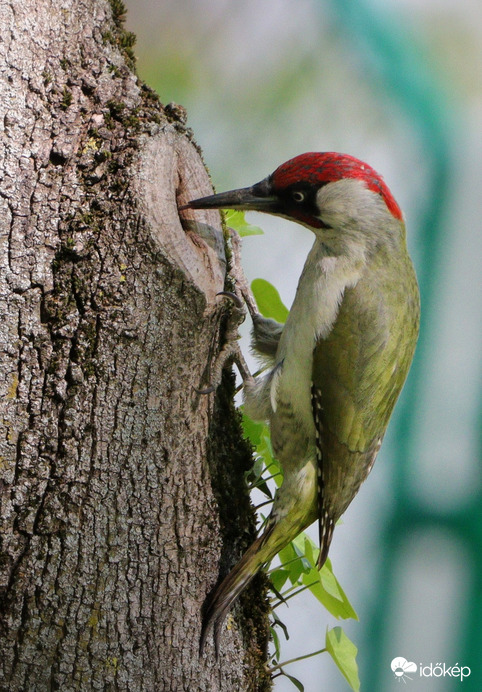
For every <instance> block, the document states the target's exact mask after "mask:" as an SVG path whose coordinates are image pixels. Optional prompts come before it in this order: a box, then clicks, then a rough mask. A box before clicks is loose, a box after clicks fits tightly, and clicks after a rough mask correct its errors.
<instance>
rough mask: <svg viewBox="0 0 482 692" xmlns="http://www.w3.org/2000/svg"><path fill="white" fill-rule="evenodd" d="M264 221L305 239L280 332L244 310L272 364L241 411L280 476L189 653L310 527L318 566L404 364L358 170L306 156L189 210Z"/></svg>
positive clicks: (396, 236)
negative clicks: (265, 431) (315, 530)
mask: <svg viewBox="0 0 482 692" xmlns="http://www.w3.org/2000/svg"><path fill="white" fill-rule="evenodd" d="M187 208H190V209H208V208H229V209H242V210H255V211H260V212H266V213H268V214H276V215H278V216H283V217H285V218H288V219H291V220H292V221H296V222H298V223H301V224H302V225H304V226H306V227H307V228H309V229H310V231H312V232H313V234H314V236H315V242H314V244H313V247H312V249H311V251H310V253H309V255H308V258H307V260H306V263H305V266H304V268H303V272H302V274H301V278H300V280H299V284H298V288H297V291H296V296H295V299H294V302H293V305H292V307H291V310H290V313H289V316H288V319H287V321H286V324H285V325H280V324H278V323H276V322H274V321H273V320H268V319H265V318H263V317H261V316H260V315H256V314H255V315H254V321H253V325H254V327H253V347H254V350H257V351H258V352H259V353H260V354H261V355H262V356H263V357H264V358H265V359H266V358H268V359H269V360H270V368H269V372H268V374H267V375H264V376H263V377H259V378H257V379H256V380H255V379H253V378H247V380H246V381H245V386H244V398H245V410H246V413H247V414H248V415H249V416H251V417H252V418H253V419H254V420H263V421H264V420H266V421H269V425H270V429H271V442H272V446H273V451H274V454H275V456H276V457H277V459H278V460H279V462H280V464H281V466H282V468H283V474H284V480H283V483H282V485H281V487H280V488H279V490H278V491H277V493H276V497H275V500H274V503H273V508H272V511H271V514H270V517H269V519H268V522H267V524H266V528H265V529H264V531H263V533H262V535H261V536H260V537H259V538H257V540H255V541H254V543H253V544H252V545H251V547H250V548H249V549H248V550H247V552H246V553H245V555H244V556H243V557H242V559H241V560H240V562H239V563H238V564H237V565H236V566H235V567H234V568H233V570H232V571H231V572H230V573H229V574H228V576H227V577H226V578H225V579H224V581H222V582H221V584H220V585H219V586H218V587H217V589H216V590H215V591H214V593H213V594H212V596H211V597H210V598H209V599H208V601H207V603H206V607H205V617H204V628H203V636H202V643H201V647H202V646H203V645H204V642H205V638H206V634H207V632H208V630H209V628H210V627H211V626H212V625H214V627H215V639H216V643H217V642H218V640H219V634H220V629H221V625H222V622H223V620H224V617H225V615H226V614H227V612H228V610H229V608H230V606H231V605H232V603H233V601H234V600H235V598H236V597H237V596H238V595H239V594H240V593H241V591H242V590H243V589H244V587H245V586H246V584H247V583H248V582H249V581H250V580H251V579H252V578H253V576H254V575H255V574H256V573H257V571H258V570H259V569H260V568H261V567H262V566H263V565H264V564H265V563H267V562H269V561H270V560H271V559H272V558H273V557H274V556H275V555H276V553H278V552H279V551H280V550H281V549H282V548H283V547H284V546H285V545H286V544H287V543H289V541H291V540H293V538H295V537H296V536H297V535H298V534H299V533H300V532H301V531H303V530H304V529H305V528H306V527H307V526H309V525H310V524H311V523H312V522H313V521H315V520H318V522H319V536H320V553H319V558H318V568H321V566H322V565H323V563H324V562H325V560H326V558H327V555H328V550H329V547H330V543H331V539H332V536H333V529H334V526H335V523H336V522H337V520H338V519H339V518H340V517H341V515H342V514H343V512H344V511H345V510H346V508H347V507H348V505H349V504H350V502H351V501H352V500H353V498H354V497H355V495H356V493H357V492H358V489H359V487H360V485H361V484H362V483H363V481H364V480H365V478H366V477H367V475H368V473H369V472H370V470H371V468H372V466H373V463H374V461H375V458H376V456H377V454H378V451H379V449H380V445H381V444H382V440H383V436H384V434H385V430H386V427H387V424H388V421H389V418H390V415H391V413H392V410H393V407H394V405H395V402H396V400H397V398H398V395H399V394H400V390H401V389H402V386H403V383H404V382H405V378H406V377H407V373H408V370H409V368H410V364H411V362H412V357H413V353H414V350H415V344H416V341H417V336H418V327H419V311H420V308H419V305H420V301H419V292H418V286H417V280H416V277H415V272H414V269H413V266H412V262H411V260H410V257H409V255H408V252H407V246H406V239H405V224H404V221H403V217H402V212H401V211H400V208H399V206H398V204H397V202H396V201H395V199H394V197H393V196H392V194H391V192H390V190H389V189H388V187H387V185H386V184H385V182H384V181H383V179H382V178H381V177H380V176H379V175H378V174H377V173H376V172H375V171H374V170H373V168H371V167H370V166H368V165H367V164H366V163H363V162H362V161H359V160H358V159H355V158H353V157H352V156H347V155H344V154H337V153H332V152H329V153H307V154H302V155H301V156H297V157H296V158H294V159H291V160H290V161H287V162H286V163H284V164H282V165H281V166H279V168H277V169H276V170H275V171H274V173H272V174H271V175H270V176H268V177H267V178H265V179H264V180H262V181H261V182H259V183H257V184H256V185H253V186H252V187H248V188H243V189H240V190H233V191H231V192H224V193H221V194H218V195H212V196H210V197H204V198H202V199H197V200H194V201H192V202H190V203H189V204H188V205H187Z"/></svg>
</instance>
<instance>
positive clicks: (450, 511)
mask: <svg viewBox="0 0 482 692" xmlns="http://www.w3.org/2000/svg"><path fill="white" fill-rule="evenodd" d="M126 5H127V8H128V16H127V28H128V29H129V30H132V31H134V32H135V33H136V34H137V45H136V47H135V52H136V55H137V57H138V72H139V75H140V76H141V77H142V78H143V79H144V80H145V81H146V82H147V83H148V84H149V85H150V86H151V87H152V88H154V89H155V90H156V91H157V92H158V94H159V96H160V98H161V101H162V102H163V103H168V102H170V101H175V102H177V103H180V104H182V105H183V106H185V107H186V108H187V110H188V115H189V120H188V124H189V126H190V127H191V128H192V129H193V131H194V134H195V138H196V141H197V142H198V143H199V145H200V146H201V147H202V149H203V152H204V158H205V161H206V163H207V165H208V167H209V169H210V172H211V175H212V179H213V183H214V185H215V187H216V189H217V190H218V191H222V190H225V189H230V188H233V187H243V186H246V185H249V184H252V183H254V182H256V181H258V180H261V179H262V178H263V177H265V176H266V175H267V174H268V173H270V172H271V171H272V170H274V168H276V167H277V166H278V165H279V164H280V163H282V162H283V161H285V160H286V159H288V158H291V157H293V156H295V155H297V154H300V153H303V152H305V151H340V152H344V153H349V154H352V155H354V156H356V157H358V158H361V159H363V160H365V161H367V162H368V163H369V164H371V165H372V166H373V167H374V168H375V169H376V170H378V171H379V172H380V173H382V174H383V176H384V178H385V180H386V181H387V183H388V185H389V187H390V188H391V190H392V192H393V193H394V195H395V197H396V199H397V200H398V202H399V203H400V205H401V207H402V209H404V212H405V216H406V221H407V228H408V239H409V246H410V249H411V253H412V257H413V259H414V262H415V265H416V269H417V273H418V276H419V281H420V287H421V292H422V310H423V321H422V332H421V337H420V341H419V346H418V350H417V354H416V359H415V363H414V366H413V368H412V371H411V374H410V377H409V380H408V382H407V385H406V387H405V389H404V392H403V394H402V397H401V399H400V401H399V404H398V405H397V408H396V411H395V415H394V417H393V419H392V422H391V424H390V426H389V432H388V434H387V437H386V439H385V443H384V446H383V447H382V451H381V453H380V455H379V457H378V460H377V463H376V464H375V467H374V469H373V471H372V473H371V476H370V478H369V479H368V481H367V482H366V483H365V485H364V486H363V487H362V489H361V492H360V494H359V495H358V496H357V498H356V500H355V501H354V502H353V504H352V505H351V506H350V508H349V509H348V511H347V513H346V514H345V516H344V519H343V523H342V524H341V525H340V526H339V527H338V528H337V530H336V532H335V538H334V541H333V544H332V548H331V552H330V556H331V559H332V563H333V568H334V572H335V574H336V575H337V577H338V579H339V581H340V582H341V584H342V586H343V588H344V589H345V591H346V592H347V595H348V597H349V598H350V600H351V602H352V603H353V605H354V607H355V609H356V610H357V612H358V615H359V618H360V621H359V622H358V623H357V622H353V621H350V622H347V623H343V622H342V623H339V622H337V621H336V620H334V619H333V618H331V617H330V616H329V615H328V614H326V613H325V612H324V610H323V609H322V608H321V606H318V604H317V603H315V602H314V601H313V597H312V596H310V595H307V596H306V598H303V597H301V596H300V597H298V598H297V599H296V600H293V601H291V602H290V603H291V605H290V607H289V608H286V607H285V608H284V610H283V612H281V610H282V609H279V610H280V612H279V617H280V618H281V619H282V620H283V621H284V622H285V623H286V624H287V625H288V628H289V633H290V640H289V641H288V642H285V643H284V646H283V658H284V659H290V658H292V657H295V656H298V655H302V654H306V653H309V652H310V651H315V650H317V649H320V648H322V647H323V646H324V638H325V631H326V628H327V627H329V628H331V627H333V626H335V625H337V624H342V626H343V627H344V629H345V631H346V632H347V634H348V636H349V637H350V638H351V639H352V640H353V641H354V643H355V644H356V645H357V646H358V649H359V653H358V664H359V669H360V671H359V672H360V678H361V683H362V684H361V689H362V690H370V692H372V691H373V692H386V691H388V692H389V691H390V690H392V689H396V685H397V684H400V683H401V682H406V683H407V684H408V685H409V689H413V690H419V689H420V690H424V691H425V692H432V690H433V692H451V691H452V690H456V689H458V688H459V685H461V684H462V683H461V682H460V679H456V678H455V679H454V678H453V677H451V676H449V675H442V676H437V677H433V676H432V677H420V674H419V672H417V673H415V674H411V677H412V678H413V679H412V680H409V679H407V678H403V679H400V678H396V677H395V676H394V675H393V673H392V671H391V669H390V663H391V661H392V659H393V658H395V657H404V658H406V659H407V660H408V661H413V662H415V663H416V664H417V666H420V664H423V666H429V665H430V664H433V666H436V665H437V664H442V665H443V664H444V663H445V665H446V667H450V666H454V665H458V666H468V667H470V669H471V675H470V676H469V677H467V678H465V679H464V681H463V689H464V690H466V692H467V691H475V690H477V692H480V690H482V493H481V489H482V484H481V462H480V456H481V455H480V452H481V436H480V427H481V426H480V424H481V410H482V409H481V404H482V398H481V396H480V381H481V368H480V358H479V353H480V344H481V341H482V339H481V337H482V320H481V313H482V309H481V308H482V296H481V284H482V280H481V267H480V264H481V263H480V258H481V255H482V252H481V250H482V233H481V230H482V229H481V219H482V193H481V183H482V5H481V3H480V0H424V2H420V1H419V0H383V1H382V0H357V2H353V0H352V1H350V0H264V1H263V2H259V0H243V1H238V2H229V0H162V1H160V0H159V1H155V0H127V2H126ZM248 220H251V222H252V223H256V224H259V225H260V226H261V227H262V228H263V229H265V235H264V236H254V237H249V238H246V239H245V240H244V242H243V261H244V266H245V271H246V274H247V275H248V277H249V278H250V279H253V278H257V277H262V278H265V279H268V280H269V281H271V282H272V283H273V284H274V285H275V286H276V287H277V288H278V290H279V292H280V294H281V297H282V299H283V301H284V302H285V304H286V305H287V306H288V307H289V306H290V304H291V302H292V299H293V296H294V292H295V290H296V285H297V281H298V277H299V275H300V273H301V269H302V266H303V263H304V260H305V258H306V255H307V253H308V250H309V248H310V246H311V244H312V241H313V238H312V237H311V234H310V232H309V231H308V230H306V229H304V228H302V227H301V226H296V225H294V224H291V223H288V222H285V221H283V220H281V219H276V218H271V217H269V216H260V215H256V214H251V215H248ZM247 344H248V342H247V329H246V331H245V336H244V341H243V346H244V350H245V352H246V350H247ZM311 535H312V537H313V538H314V539H315V540H317V530H316V528H315V527H314V529H313V532H312V533H311ZM286 671H287V672H288V673H290V674H292V675H294V676H296V677H297V678H299V679H300V680H301V681H302V682H303V684H304V686H305V690H306V692H319V691H321V690H329V691H330V692H345V691H346V690H348V689H349V688H348V685H347V683H346V682H345V681H344V679H343V678H342V676H341V675H340V673H339V672H338V670H337V669H336V667H335V665H334V663H333V662H332V661H331V660H330V659H329V657H328V656H327V655H323V656H318V657H316V658H314V659H309V660H308V661H302V662H300V663H296V664H292V665H290V666H289V667H287V668H286ZM426 672H428V671H427V670H426ZM437 672H438V671H437ZM294 689H295V687H294V686H293V684H292V683H291V682H289V680H288V679H287V678H283V677H281V678H278V679H277V680H276V685H275V690H276V692H285V691H292V690H294Z"/></svg>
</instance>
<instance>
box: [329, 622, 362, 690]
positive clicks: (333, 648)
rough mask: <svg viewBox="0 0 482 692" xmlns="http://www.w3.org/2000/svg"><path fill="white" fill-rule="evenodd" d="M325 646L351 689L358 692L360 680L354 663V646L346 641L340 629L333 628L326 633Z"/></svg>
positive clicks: (356, 650)
mask: <svg viewBox="0 0 482 692" xmlns="http://www.w3.org/2000/svg"><path fill="white" fill-rule="evenodd" d="M325 646H326V650H327V651H328V653H329V654H330V656H331V657H332V659H333V660H334V661H335V663H336V665H337V666H338V668H339V669H340V671H341V672H342V674H343V675H344V676H345V678H346V680H347V681H348V684H349V685H350V687H351V689H352V690H354V691H355V692H358V690H359V689H360V679H359V677H358V666H357V663H356V655H357V653H358V649H357V648H356V646H355V645H354V644H353V642H352V641H350V639H348V637H347V636H346V634H345V633H344V632H343V630H342V628H341V627H333V629H331V630H329V631H328V632H327V633H326V641H325Z"/></svg>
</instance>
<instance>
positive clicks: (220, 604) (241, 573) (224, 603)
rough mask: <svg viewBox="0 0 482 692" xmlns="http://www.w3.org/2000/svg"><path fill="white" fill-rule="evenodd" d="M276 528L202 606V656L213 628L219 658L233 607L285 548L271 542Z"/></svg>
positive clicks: (257, 542)
mask: <svg viewBox="0 0 482 692" xmlns="http://www.w3.org/2000/svg"><path fill="white" fill-rule="evenodd" d="M274 528H275V525H274V524H273V525H271V526H268V527H267V528H266V531H264V533H263V534H262V535H261V536H260V537H259V538H257V539H256V540H255V541H254V543H253V544H252V545H251V546H250V547H249V548H248V550H247V551H246V552H245V554H244V555H243V557H242V558H241V560H240V561H239V562H238V563H237V565H235V566H234V567H233V569H232V570H231V572H229V574H228V575H227V576H226V577H225V578H224V579H223V581H222V582H221V584H219V586H217V587H216V588H215V590H214V591H213V592H212V593H211V594H210V595H209V596H208V597H207V599H206V601H205V603H204V606H203V625H202V631H201V641H200V645H199V649H200V652H201V653H202V652H203V650H204V646H205V644H206V639H207V636H208V634H209V631H210V630H211V628H212V627H213V628H214V643H215V646H216V655H217V653H218V647H219V639H220V636H221V628H222V625H223V622H224V618H225V617H226V615H227V613H228V611H229V609H230V607H231V606H232V604H233V603H234V601H235V600H236V598H237V597H238V596H239V594H240V593H241V592H242V591H243V589H244V588H245V586H247V585H248V584H249V582H250V581H251V579H253V577H254V576H255V575H256V574H257V572H258V571H259V569H260V568H261V567H262V566H263V565H264V564H265V563H266V562H268V561H269V560H271V559H272V558H273V557H274V556H275V555H276V553H277V552H278V551H279V550H280V549H281V547H282V546H278V544H277V543H276V544H274V545H273V544H272V543H271V542H268V538H269V537H270V536H271V534H272V532H273V529H274ZM263 547H264V548H265V549H264V550H263Z"/></svg>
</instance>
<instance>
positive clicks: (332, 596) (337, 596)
mask: <svg viewBox="0 0 482 692" xmlns="http://www.w3.org/2000/svg"><path fill="white" fill-rule="evenodd" d="M292 542H293V545H294V548H295V550H296V551H297V552H301V553H302V554H304V555H305V557H306V559H307V561H309V563H310V568H309V569H308V570H306V571H305V572H304V574H303V575H302V576H301V582H302V583H303V584H305V586H308V587H309V589H310V591H311V593H312V594H313V596H315V598H317V599H318V600H319V601H320V603H322V604H323V605H324V606H325V608H326V609H327V610H328V611H329V612H330V613H331V614H332V615H334V616H335V617H336V618H343V619H344V620H346V619H348V618H353V619H354V620H358V615H357V614H356V611H355V609H354V608H353V606H352V605H351V603H350V601H349V600H348V598H347V596H346V594H345V592H344V591H343V589H342V588H341V585H340V583H339V581H338V580H337V578H336V577H335V575H334V574H333V568H332V566H331V560H330V559H328V560H327V561H326V562H325V564H324V565H323V567H322V568H321V570H319V571H318V569H317V568H316V566H315V565H316V560H317V558H318V552H319V551H318V548H317V547H316V545H315V543H314V542H313V541H312V540H311V538H310V537H309V536H307V535H306V534H305V533H301V534H300V535H299V536H297V537H296V538H295V539H294V541H292Z"/></svg>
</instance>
